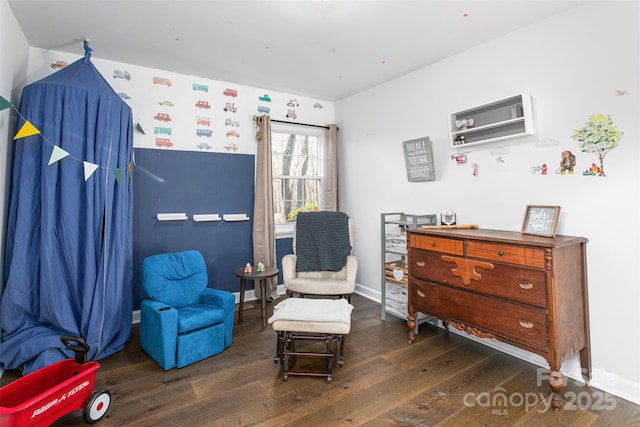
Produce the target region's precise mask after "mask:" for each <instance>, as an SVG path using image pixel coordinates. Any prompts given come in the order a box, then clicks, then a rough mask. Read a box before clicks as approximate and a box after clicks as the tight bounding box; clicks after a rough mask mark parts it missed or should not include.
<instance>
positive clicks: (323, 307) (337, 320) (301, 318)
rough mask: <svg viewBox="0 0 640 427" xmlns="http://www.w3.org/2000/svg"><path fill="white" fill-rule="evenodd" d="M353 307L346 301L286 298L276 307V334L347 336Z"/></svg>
mask: <svg viewBox="0 0 640 427" xmlns="http://www.w3.org/2000/svg"><path fill="white" fill-rule="evenodd" d="M352 310H353V306H352V305H351V304H349V303H348V302H347V300H346V299H342V298H341V299H312V298H287V299H285V300H284V301H282V302H280V303H279V304H277V305H276V306H274V307H273V315H272V316H271V317H270V318H269V323H270V324H271V326H272V327H273V329H274V330H276V331H295V332H318V333H323V334H341V335H344V334H348V333H349V331H350V330H351V311H352Z"/></svg>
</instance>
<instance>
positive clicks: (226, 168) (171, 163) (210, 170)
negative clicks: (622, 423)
mask: <svg viewBox="0 0 640 427" xmlns="http://www.w3.org/2000/svg"><path fill="white" fill-rule="evenodd" d="M254 170H255V156H253V155H246V154H226V153H199V152H192V151H168V150H152V149H136V150H135V165H134V168H133V173H134V181H133V182H134V185H133V189H134V204H133V206H134V208H133V212H134V213H133V217H134V218H133V269H134V270H133V286H134V295H133V305H134V309H136V310H137V309H139V308H140V300H141V299H142V298H144V296H145V295H144V291H143V290H142V288H141V280H140V279H141V265H142V260H144V258H146V257H147V256H149V255H154V254H158V253H168V252H178V251H183V250H187V249H196V250H199V251H200V252H202V254H203V256H204V259H205V262H206V264H207V272H208V274H209V287H211V288H216V289H223V290H227V291H229V292H238V283H239V281H238V279H236V278H235V277H234V275H233V271H234V270H235V269H236V268H238V267H242V266H244V265H245V264H246V263H247V262H251V263H253V248H252V237H251V236H252V226H253V220H250V221H236V222H226V221H219V222H194V221H193V214H204V213H217V214H220V215H221V216H222V215H223V214H239V213H245V214H247V215H248V216H249V217H250V218H251V217H252V216H253V197H254ZM173 212H185V213H186V214H187V216H188V219H187V220H186V221H157V219H156V214H157V213H173ZM279 283H282V281H280V282H279Z"/></svg>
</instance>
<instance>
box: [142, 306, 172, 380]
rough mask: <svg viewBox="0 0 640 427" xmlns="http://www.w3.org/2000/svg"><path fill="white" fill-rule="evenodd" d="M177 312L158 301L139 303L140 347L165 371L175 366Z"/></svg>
mask: <svg viewBox="0 0 640 427" xmlns="http://www.w3.org/2000/svg"><path fill="white" fill-rule="evenodd" d="M177 337H178V310H176V309H174V308H171V307H169V306H168V305H166V304H163V303H161V302H159V301H155V300H151V299H144V300H142V301H141V303H140V346H141V347H142V348H143V349H144V350H145V351H146V352H147V353H149V355H151V357H153V359H154V360H156V361H157V362H158V364H159V365H160V366H161V367H162V368H163V369H164V370H165V371H168V370H169V369H173V368H175V366H176V343H177Z"/></svg>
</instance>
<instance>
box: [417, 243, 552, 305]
mask: <svg viewBox="0 0 640 427" xmlns="http://www.w3.org/2000/svg"><path fill="white" fill-rule="evenodd" d="M409 262H410V263H411V266H410V271H411V274H412V275H413V277H415V278H417V279H423V280H426V281H429V282H435V283H443V284H447V285H450V286H454V287H457V288H461V289H466V290H470V291H473V292H477V293H482V294H487V295H491V296H496V297H499V298H504V299H507V300H511V301H516V302H520V303H523V304H528V305H533V306H535V307H540V308H546V307H547V293H546V275H545V272H544V271H543V270H536V269H532V268H524V267H516V266H512V265H508V264H502V263H498V262H486V261H479V260H475V259H468V258H462V257H456V256H450V255H443V254H440V253H437V252H430V251H424V250H421V249H410V251H409ZM471 276H473V278H470V277H471Z"/></svg>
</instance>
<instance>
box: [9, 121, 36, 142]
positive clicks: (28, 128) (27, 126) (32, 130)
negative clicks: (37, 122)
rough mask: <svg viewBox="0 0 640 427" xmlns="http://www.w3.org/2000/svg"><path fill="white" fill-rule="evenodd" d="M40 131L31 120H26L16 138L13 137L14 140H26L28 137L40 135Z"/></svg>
mask: <svg viewBox="0 0 640 427" xmlns="http://www.w3.org/2000/svg"><path fill="white" fill-rule="evenodd" d="M39 133H40V131H39V130H38V129H36V127H35V126H34V125H32V124H31V122H30V121H29V120H26V121H25V122H24V124H23V125H22V127H21V128H20V130H19V131H18V133H16V136H14V137H13V139H14V140H16V139H19V138H26V137H27V136H32V135H38V134H39Z"/></svg>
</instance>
